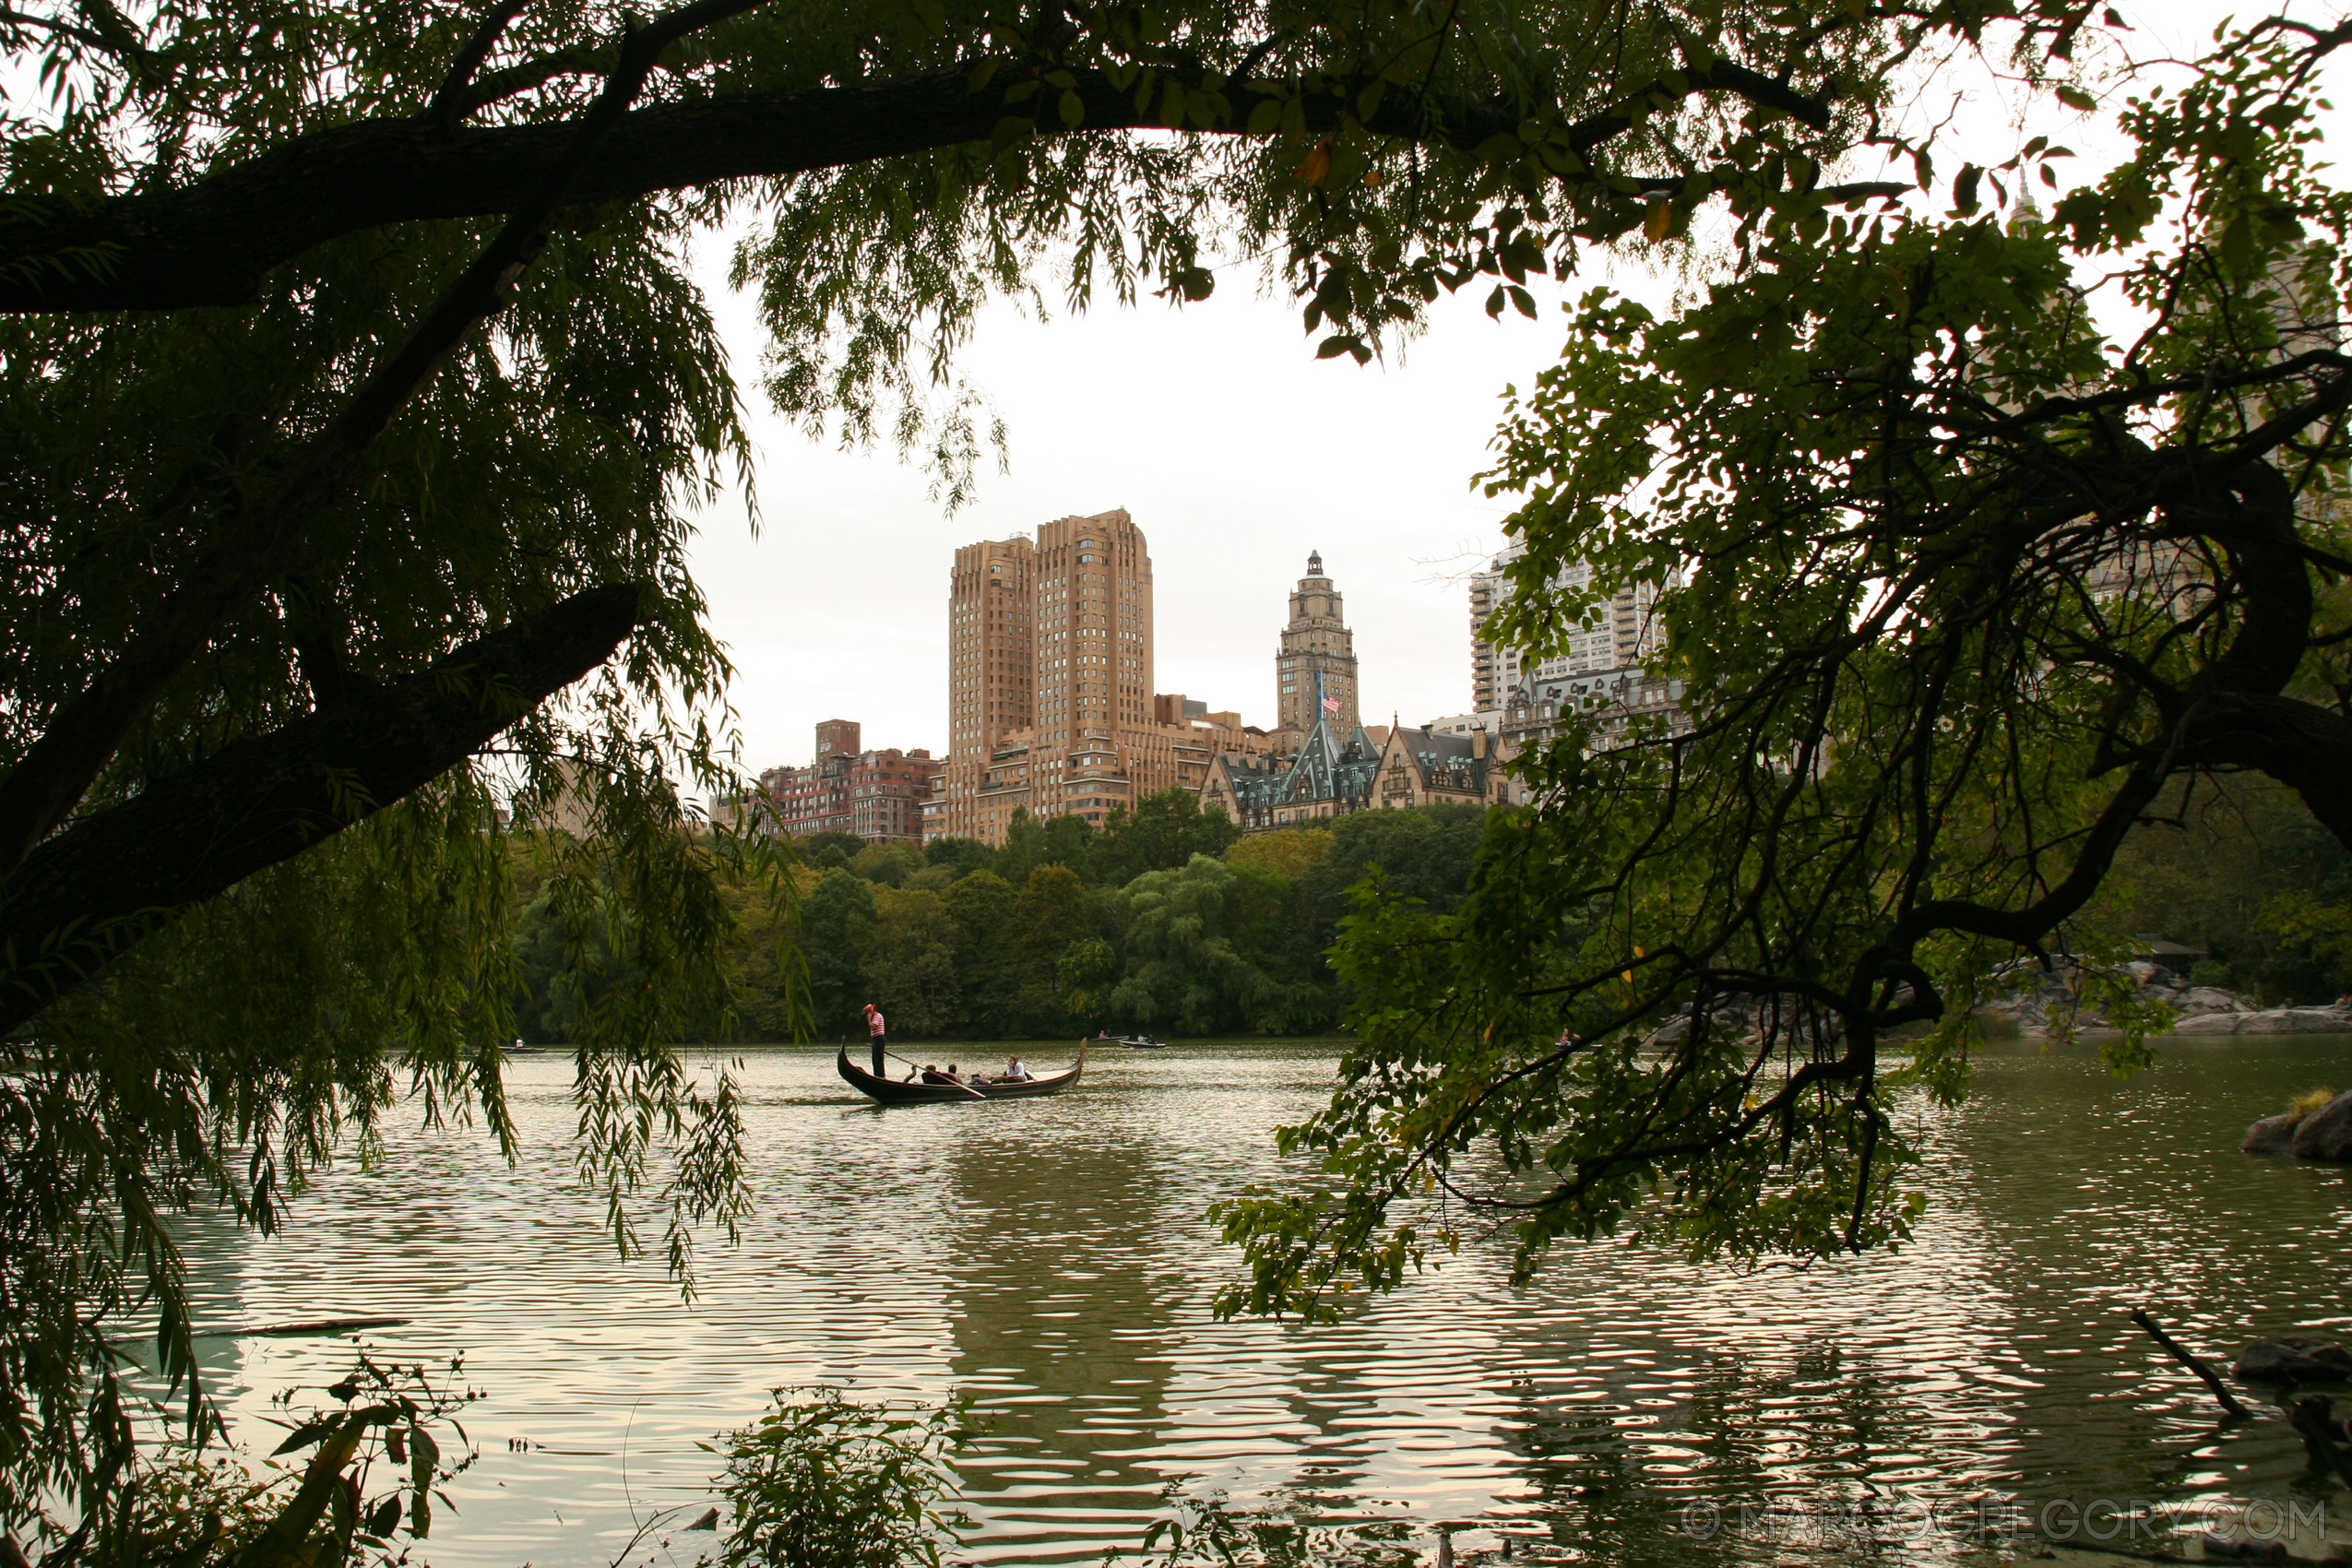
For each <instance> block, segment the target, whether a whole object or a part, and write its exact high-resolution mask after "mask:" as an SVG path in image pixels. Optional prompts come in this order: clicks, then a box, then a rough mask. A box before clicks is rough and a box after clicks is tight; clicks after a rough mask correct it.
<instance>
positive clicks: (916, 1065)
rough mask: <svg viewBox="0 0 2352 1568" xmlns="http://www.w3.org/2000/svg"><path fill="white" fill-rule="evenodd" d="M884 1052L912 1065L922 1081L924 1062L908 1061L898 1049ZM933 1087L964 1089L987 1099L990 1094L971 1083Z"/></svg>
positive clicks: (974, 1095) (975, 1096) (976, 1096)
mask: <svg viewBox="0 0 2352 1568" xmlns="http://www.w3.org/2000/svg"><path fill="white" fill-rule="evenodd" d="M882 1054H884V1055H885V1056H892V1057H897V1059H898V1060H899V1061H901V1062H906V1063H907V1065H908V1066H909V1067H912V1068H913V1069H914V1070H915V1076H916V1079H917V1081H918V1082H920V1081H921V1077H922V1070H923V1064H922V1063H920V1062H908V1061H907V1059H906V1058H905V1057H903V1056H899V1055H898V1053H897V1051H889V1050H885V1051H883V1053H882ZM931 1087H933V1088H942V1089H962V1090H963V1091H964V1092H965V1093H966V1094H968V1095H970V1096H971V1097H972V1098H973V1099H987V1098H988V1096H986V1095H984V1094H982V1093H980V1090H978V1089H976V1088H974V1087H972V1086H971V1085H969V1084H933V1085H932V1086H931Z"/></svg>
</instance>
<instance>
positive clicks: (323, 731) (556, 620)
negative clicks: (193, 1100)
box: [0, 584, 641, 1032]
mask: <svg viewBox="0 0 2352 1568" xmlns="http://www.w3.org/2000/svg"><path fill="white" fill-rule="evenodd" d="M640 592H641V590H640V589H639V588H636V586H635V585H632V584H617V585H612V586H609V587H605V588H589V589H588V590H587V591H586V592H583V593H577V594H575V595H573V596H572V597H571V598H569V599H567V600H564V601H563V602H562V603H560V604H557V605H555V606H553V607H552V608H551V609H548V610H545V611H542V612H540V613H539V614H536V615H533V616H530V617H529V618H527V619H525V620H522V621H518V622H517V623H515V624H513V625H510V626H506V627H505V628H503V629H501V630H499V631H495V632H492V633H490V634H489V635H488V636H483V637H481V638H479V639H477V640H475V641H473V642H470V643H468V644H466V645H464V646H463V647H458V648H456V649H454V650H453V651H451V652H450V653H449V655H448V656H447V657H446V658H445V659H441V660H440V661H439V662H437V663H435V664H434V665H433V666H432V667H431V668H430V669H428V670H425V671H422V672H420V673H418V674H415V675H411V676H409V677H407V678H406V679H403V680H399V681H396V682H392V683H388V684H386V685H383V686H379V687H374V688H371V689H365V690H362V691H360V692H358V693H356V694H354V695H352V696H350V698H349V699H348V700H345V701H342V702H339V703H336V704H334V705H332V706H330V707H324V708H321V709H320V710H318V711H316V712H315V713H312V714H310V715H309V716H307V717H305V718H303V719H296V720H294V721H293V722H292V723H291V724H288V725H286V726H285V727H284V728H282V729H279V730H277V731H272V732H271V733H269V734H267V735H262V736H257V737H255V738H254V739H252V740H248V741H241V742H237V743H236V744H234V745H232V746H228V747H225V748H224V749H222V750H221V751H220V752H219V753H217V754H214V755H212V756H210V757H208V758H206V759H205V760H204V761H203V762H200V763H197V764H196V766H193V767H188V768H184V769H183V770H181V771H180V772H178V773H175V774H172V775H171V776H170V777H168V778H159V779H157V780H155V781H154V782H152V783H150V784H148V786H147V787H146V788H145V789H144V790H141V791H140V792H139V793H138V794H137V795H136V796H134V797H132V798H131V799H130V800H128V801H125V802H123V803H122V804H121V805H118V806H114V807H112V808H110V809H108V810H105V811H101V812H97V813H94V814H91V815H89V816H88V817H86V818H84V819H83V820H81V821H79V822H77V823H76V824H74V825H73V826H70V827H68V828H66V829H65V831H64V832H62V833H59V834H57V835H56V836H55V837H53V838H51V839H49V840H48V841H47V842H46V843H44V844H42V846H41V847H40V848H39V849H35V850H34V851H33V852H32V853H31V854H30V856H28V857H27V858H26V860H25V861H24V863H23V864H22V865H20V866H19V867H18V869H17V871H16V873H14V874H13V875H11V876H10V877H9V878H8V879H7V882H6V886H5V889H0V1032H6V1031H7V1030H10V1029H14V1028H17V1027H18V1026H19V1025H21V1024H23V1023H25V1022H26V1021H27V1020H29V1019H30V1018H32V1017H33V1016H35V1015H37V1014H39V1013H40V1012H41V1010H42V1008H44V1007H46V1006H48V1005H49V1004H51V1003H52V1002H54V1001H55V1000H56V999H57V998H58V997H60V996H62V995H64V994H65V993H66V992H69V991H71V990H73V989H74V988H75V987H76V986H77V985H80V984H81V983H83V982H84V981H85V980H89V978H90V977H91V976H92V975H93V974H95V973H96V972H97V971H98V970H99V969H100V968H101V967H103V966H104V964H105V963H106V962H107V960H109V959H110V958H112V957H113V956H114V955H116V954H117V953H120V952H122V951H123V950H124V949H125V948H127V947H128V946H130V945H131V944H133V943H135V942H137V940H139V938H141V937H142V936H145V935H147V934H148V932H151V931H153V930H154V929H155V928H156V927H157V926H159V925H160V924H161V923H162V922H163V921H165V920H167V919H168V918H170V916H171V915H172V913H173V912H174V911H176V910H178V909H184V908H185V907H186V906H188V905H190V904H194V903H197V902H200V901H201V900H203V899H206V898H209V897H213V896H214V895H215V894H218V893H220V892H222V891H223V890H225V889H227V888H229V887H231V886H233V885H235V884H237V883H238V882H240V881H243V880H244V878H246V877H248V876H251V875H253V874H254V873H255V872H257V871H261V870H263V869H264V868H266V867H268V866H272V865H276V864H277V863H278V862H279V861H285V860H289V859H291V858H292V857H293V856H295V855H297V854H300V853H301V852H302V851H303V850H304V849H308V848H310V847H311V846H312V845H314V844H316V843H318V842H320V841H321V840H323V839H326V838H328V837H332V836H334V835H335V834H337V833H339V832H341V831H342V830H343V829H344V828H346V827H349V826H351V824H353V823H355V822H358V821H360V820H362V819H363V818H365V817H368V816H370V815H373V814H374V813H376V812H379V811H381V810H383V809H384V808H385V807H386V806H388V805H391V804H392V803H393V802H397V801H398V800H400V799H401V798H403V797H404V796H406V795H408V794H410V792H412V791H413V790H417V789H419V788H420V787H422V785H424V784H426V783H428V782H430V781H431V780H432V779H434V778H437V777H439V776H440V775H441V774H443V773H445V772H446V771H447V770H448V769H449V768H451V767H453V766H457V764H458V763H459V762H461V761H463V760H464V759H465V758H466V757H468V756H469V755H471V754H473V753H474V752H476V751H478V750H480V749H481V747H482V746H484V745H486V744H488V743H489V742H490V741H491V740H492V738H493V737H494V736H495V735H497V734H498V732H499V731H502V730H504V729H505V728H506V727H507V726H508V725H510V724H512V723H514V722H515V721H516V720H517V719H519V718H521V717H522V716H523V715H524V714H526V713H528V712H529V711H530V710H531V709H532V708H534V707H538V706H539V705H540V703H542V702H544V701H545V700H546V699H547V698H548V697H550V696H552V695H554V694H555V693H556V692H559V691H561V690H562V689H563V688H564V687H565V686H567V685H569V684H570V683H573V682H574V681H576V680H578V679H579V678H580V677H581V676H582V675H585V674H587V673H588V671H591V670H594V669H595V668H596V667H597V666H598V665H600V664H601V663H602V662H604V660H605V659H607V658H609V657H611V655H612V651H613V649H614V648H616V647H619V646H620V644H621V642H622V640H623V639H624V638H625V637H626V636H628V635H629V633H630V631H631V630H632V629H633V628H634V627H635V626H636V619H637V606H638V603H639V599H640Z"/></svg>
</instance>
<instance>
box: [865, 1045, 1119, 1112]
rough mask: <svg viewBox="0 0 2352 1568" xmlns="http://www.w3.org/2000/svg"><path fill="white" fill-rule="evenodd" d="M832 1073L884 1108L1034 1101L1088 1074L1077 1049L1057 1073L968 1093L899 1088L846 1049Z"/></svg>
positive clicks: (945, 1087)
mask: <svg viewBox="0 0 2352 1568" xmlns="http://www.w3.org/2000/svg"><path fill="white" fill-rule="evenodd" d="M833 1066H834V1070H835V1071H836V1072H837V1073H839V1074H840V1075H841V1081H842V1082H843V1083H845V1084H847V1085H849V1087H851V1088H853V1089H855V1090H857V1091H858V1092H859V1093H860V1094H861V1095H864V1096H865V1097H866V1098H867V1099H874V1100H879V1101H881V1102H882V1103H883V1104H885V1105H944V1104H946V1103H947V1102H948V1101H950V1100H958V1099H961V1100H980V1099H1036V1098H1037V1097H1038V1096H1039V1095H1041V1094H1060V1093H1061V1092H1062V1091H1063V1089H1066V1088H1068V1087H1070V1086H1071V1085H1072V1084H1075V1083H1076V1082H1077V1081H1078V1075H1079V1074H1081V1073H1083V1072H1085V1071H1086V1070H1087V1048H1086V1047H1085V1046H1084V1045H1080V1046H1079V1047H1078V1060H1077V1061H1076V1062H1075V1063H1073V1064H1072V1065H1071V1066H1070V1067H1068V1068H1067V1069H1065V1070H1063V1071H1062V1072H1059V1073H1048V1074H1046V1075H1044V1076H1042V1077H1036V1078H1029V1079H1028V1080H1026V1081H1024V1082H1021V1083H1017V1084H974V1085H972V1086H971V1087H970V1088H969V1089H968V1090H966V1089H959V1088H957V1087H956V1086H955V1085H953V1084H920V1083H918V1084H902V1083H900V1082H898V1081H897V1079H895V1078H878V1077H876V1076H874V1075H873V1074H872V1073H869V1072H867V1071H866V1070H865V1069H864V1068H863V1067H861V1066H859V1065H858V1064H857V1063H854V1062H852V1061H850V1060H849V1050H848V1048H846V1047H844V1048H843V1050H842V1051H841V1054H840V1055H838V1056H837V1057H835V1058H834V1061H833Z"/></svg>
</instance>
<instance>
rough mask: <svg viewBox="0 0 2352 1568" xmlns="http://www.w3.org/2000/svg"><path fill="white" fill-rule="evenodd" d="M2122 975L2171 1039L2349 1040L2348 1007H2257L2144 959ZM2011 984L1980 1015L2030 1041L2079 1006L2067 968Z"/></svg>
mask: <svg viewBox="0 0 2352 1568" xmlns="http://www.w3.org/2000/svg"><path fill="white" fill-rule="evenodd" d="M2123 972H2124V973H2126V974H2128V975H2130V976H2131V977H2132V981H2133V982H2134V983H2135V984H2136V985H2137V986H2138V988H2139V992H2140V998H2141V1000H2142V1001H2146V1002H2161V1003H2163V1004H2165V1005H2166V1006H2167V1007H2169V1008H2170V1009H2171V1010H2172V1017H2173V1024H2172V1032H2173V1033H2174V1034H2180V1035H2296V1034H2352V1007H2344V1006H2330V1007H2270V1008H2262V1007H2257V1006H2255V1005H2254V1004H2252V1003H2251V1002H2248V1001H2247V1000H2246V999H2245V998H2244V997H2242V996H2237V995H2234V994H2232V993H2231V992H2227V991H2223V990H2221V989H2220V988H2219V987H2218V986H2210V985H2192V984H2190V983H2189V982H2188V981H2187V980H2183V979H2182V978H2181V977H2180V976H2179V975H2176V974H2174V973H2173V972H2172V971H2171V970H2170V969H2168V968H2165V967H2164V966H2163V965H2162V964H2157V963H2152V962H2150V961H2148V960H2146V959H2141V960H2140V961H2138V962H2136V963H2132V964H2126V965H2125V966H2124V967H2123ZM2009 979H2010V980H2011V981H2012V983H2013V984H2014V985H2015V987H2016V989H2015V990H2013V991H2012V992H2010V993H2009V994H2007V995H2005V996H2002V997H2000V998H1997V999H1996V1000H1994V1001H1992V1002H1990V1003H1987V1004H1985V1006H1984V1007H1983V1009H1982V1011H1983V1012H1984V1013H1985V1014H1986V1015H1988V1016H1989V1017H1990V1018H1991V1019H1992V1020H1994V1021H1997V1022H2006V1023H2008V1024H2010V1025H2011V1026H2013V1028H2015V1029H2016V1030H2017V1032H2018V1033H2019V1034H2021V1035H2025V1036H2026V1037H2028V1038H2039V1037H2043V1036H2047V1035H2048V1034H2049V1015H2050V1013H2051V1011H2052V1009H2056V1010H2057V1011H2058V1012H2059V1013H2060V1014H2061V1016H2062V1015H2063V1014H2065V1013H2066V1012H2067V1011H2068V1010H2070V1009H2072V1008H2073V1007H2075V1006H2077V1005H2078V1004H2079V999H2080V996H2081V989H2080V980H2079V977H2078V976H2077V975H2076V974H2075V972H2074V971H2073V969H2071V968H2065V967H2061V968H2054V969H2043V968H2039V967H2038V966H2033V965H2027V964H2020V965H2017V966H2013V968H2011V970H2010V971H2009ZM2076 1027H2077V1028H2084V1029H2089V1030H2098V1029H2103V1028H2106V1027H2107V1021H2106V1019H2105V1018H2104V1017H2102V1016H2100V1015H2099V1014H2098V1013H2097V1012H2096V1011H2094V1012H2090V1013H2086V1014H2085V1015H2084V1016H2082V1017H2081V1018H2080V1019H2079V1020H2078V1023H2077V1026H2076Z"/></svg>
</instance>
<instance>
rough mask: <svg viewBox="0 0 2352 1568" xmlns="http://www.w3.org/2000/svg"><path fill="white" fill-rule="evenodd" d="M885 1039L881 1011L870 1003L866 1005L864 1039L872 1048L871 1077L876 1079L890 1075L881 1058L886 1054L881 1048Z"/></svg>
mask: <svg viewBox="0 0 2352 1568" xmlns="http://www.w3.org/2000/svg"><path fill="white" fill-rule="evenodd" d="M885 1037H886V1030H885V1026H884V1023H883V1018H882V1009H881V1008H879V1007H877V1006H875V1005H874V1004H873V1003H871V1002H869V1003H867V1004H866V1039H867V1040H868V1041H870V1042H871V1043H872V1044H873V1075H874V1076H875V1077H877V1078H886V1077H888V1076H889V1075H890V1072H889V1069H888V1068H886V1067H885V1066H884V1065H883V1057H884V1056H885V1054H886V1053H885V1051H883V1049H882V1046H883V1041H884V1039H885Z"/></svg>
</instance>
